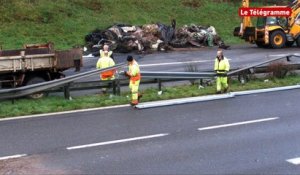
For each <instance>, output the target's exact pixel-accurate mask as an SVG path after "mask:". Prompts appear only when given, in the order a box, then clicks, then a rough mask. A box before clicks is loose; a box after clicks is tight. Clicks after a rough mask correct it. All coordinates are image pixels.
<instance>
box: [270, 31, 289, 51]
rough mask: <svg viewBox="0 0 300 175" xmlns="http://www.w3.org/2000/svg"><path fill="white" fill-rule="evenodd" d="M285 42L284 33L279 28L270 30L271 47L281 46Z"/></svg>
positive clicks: (277, 47)
mask: <svg viewBox="0 0 300 175" xmlns="http://www.w3.org/2000/svg"><path fill="white" fill-rule="evenodd" d="M285 43H286V36H285V33H283V31H281V30H276V31H274V32H272V34H271V37H270V44H271V46H272V48H274V49H279V48H283V47H284V46H285Z"/></svg>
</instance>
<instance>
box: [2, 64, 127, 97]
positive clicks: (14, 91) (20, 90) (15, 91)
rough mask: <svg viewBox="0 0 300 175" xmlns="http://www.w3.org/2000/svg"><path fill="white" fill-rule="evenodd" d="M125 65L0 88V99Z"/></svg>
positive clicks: (41, 89)
mask: <svg viewBox="0 0 300 175" xmlns="http://www.w3.org/2000/svg"><path fill="white" fill-rule="evenodd" d="M123 66H125V63H121V64H117V65H115V66H113V67H109V68H105V69H99V70H92V71H88V72H84V73H80V74H77V75H72V76H69V77H66V78H62V79H57V80H53V81H48V82H43V83H39V84H33V85H29V86H23V87H19V88H14V89H4V90H0V99H14V98H18V97H23V96H26V95H30V94H33V93H36V92H41V91H45V90H47V89H51V88H54V87H59V86H64V85H65V84H68V83H71V82H73V81H76V80H79V79H82V78H85V77H89V76H92V75H94V74H99V73H101V72H104V71H107V70H113V69H118V68H121V67H123Z"/></svg>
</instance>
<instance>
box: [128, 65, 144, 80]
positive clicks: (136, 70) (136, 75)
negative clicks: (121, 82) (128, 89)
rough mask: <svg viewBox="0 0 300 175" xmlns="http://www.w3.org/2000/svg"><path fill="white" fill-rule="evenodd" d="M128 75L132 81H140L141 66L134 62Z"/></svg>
mask: <svg viewBox="0 0 300 175" xmlns="http://www.w3.org/2000/svg"><path fill="white" fill-rule="evenodd" d="M128 73H129V76H130V80H131V81H138V80H140V79H141V74H140V66H139V64H138V63H137V62H136V61H133V63H132V64H130V65H129V71H128Z"/></svg>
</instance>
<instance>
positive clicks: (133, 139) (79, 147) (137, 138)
mask: <svg viewBox="0 0 300 175" xmlns="http://www.w3.org/2000/svg"><path fill="white" fill-rule="evenodd" d="M167 135H169V134H168V133H164V134H156V135H149V136H142V137H133V138H127V139H121V140H113V141H107V142H100V143H92V144H88V145H79V146H72V147H67V150H73V149H82V148H89V147H96V146H102V145H110V144H115V143H123V142H130V141H135V140H144V139H151V138H156V137H164V136H167Z"/></svg>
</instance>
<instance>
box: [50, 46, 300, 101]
mask: <svg viewBox="0 0 300 175" xmlns="http://www.w3.org/2000/svg"><path fill="white" fill-rule="evenodd" d="M217 50H218V48H217V47H212V48H200V49H198V50H197V51H176V52H175V51H169V52H157V53H153V54H139V55H137V54H134V53H131V54H132V55H133V56H134V57H135V58H136V59H137V60H138V62H139V64H140V67H141V70H142V71H167V72H169V71H170V72H176V71H177V72H185V71H186V70H185V69H186V67H187V65H190V64H192V65H194V66H196V67H197V68H198V70H199V71H211V70H212V69H213V65H214V59H215V56H216V52H217ZM295 53H298V54H299V53H300V50H299V48H298V47H291V48H284V49H263V48H258V47H256V46H255V45H249V44H244V45H234V46H232V47H231V49H230V50H224V55H225V56H226V57H227V58H228V59H230V65H231V68H232V69H234V68H241V67H245V66H248V65H251V64H254V63H257V62H261V61H266V60H269V59H271V58H274V57H278V56H280V55H282V54H295ZM127 55H128V54H119V53H116V54H115V62H116V63H121V62H126V58H127ZM97 60H98V57H87V58H84V59H83V67H82V69H81V72H85V71H90V70H94V69H95V65H96V62H97ZM291 60H292V62H293V63H295V62H298V63H299V62H300V60H299V58H293V59H291ZM124 69H125V68H124ZM64 73H65V74H66V75H67V76H69V75H74V74H76V72H74V70H73V69H70V70H67V71H65V72H64ZM95 80H99V76H98V75H94V76H91V77H87V78H84V79H82V80H78V81H95ZM188 83H189V82H188V81H186V82H171V83H164V84H163V85H164V86H174V85H178V84H188ZM149 86H152V87H157V85H156V84H155V85H143V84H141V89H145V88H148V87H149ZM124 90H126V91H128V88H127V87H124V88H123V89H122V91H124ZM95 93H99V90H89V91H73V92H71V96H81V95H86V94H95ZM52 95H63V94H62V93H54V94H52Z"/></svg>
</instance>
